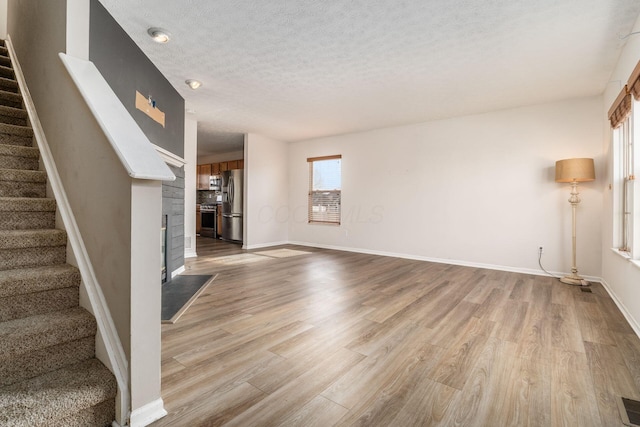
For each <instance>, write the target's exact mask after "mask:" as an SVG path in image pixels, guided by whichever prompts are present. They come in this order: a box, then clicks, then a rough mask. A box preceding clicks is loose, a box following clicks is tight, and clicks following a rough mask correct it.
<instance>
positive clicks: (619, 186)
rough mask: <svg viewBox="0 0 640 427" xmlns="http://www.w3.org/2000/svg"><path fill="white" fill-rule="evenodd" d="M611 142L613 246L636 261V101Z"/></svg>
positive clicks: (639, 226) (639, 153) (639, 244)
mask: <svg viewBox="0 0 640 427" xmlns="http://www.w3.org/2000/svg"><path fill="white" fill-rule="evenodd" d="M612 141H613V178H614V179H613V190H614V191H613V204H614V227H613V232H614V236H613V237H614V246H615V248H616V249H617V251H618V252H619V253H620V254H622V255H623V256H625V257H627V258H630V259H632V260H640V185H638V183H637V178H638V170H639V168H640V149H639V148H638V142H640V102H639V101H636V100H635V99H633V100H632V106H631V114H629V116H628V117H627V118H626V119H625V120H624V122H623V123H622V124H621V125H620V126H618V127H617V128H615V129H613V130H612ZM625 192H626V198H625Z"/></svg>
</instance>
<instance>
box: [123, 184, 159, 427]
mask: <svg viewBox="0 0 640 427" xmlns="http://www.w3.org/2000/svg"><path fill="white" fill-rule="evenodd" d="M159 212H162V183H161V182H160V181H144V180H137V179H133V180H132V182H131V243H130V246H131V279H130V281H131V284H132V285H131V361H130V363H131V365H130V366H131V369H130V375H131V426H132V427H138V426H146V425H148V424H150V423H151V422H153V421H155V420H157V419H158V418H160V417H162V416H164V415H166V414H167V413H166V411H165V410H164V407H163V406H164V405H163V402H162V398H161V397H160V360H161V325H160V318H161V317H162V313H161V311H162V286H160V284H159V283H158V282H159V280H158V275H156V274H149V273H150V272H152V271H155V272H158V271H160V268H161V260H160V258H159V257H158V248H159V247H161V246H162V242H161V237H160V233H158V222H157V221H150V220H149V218H157V217H158V213H159Z"/></svg>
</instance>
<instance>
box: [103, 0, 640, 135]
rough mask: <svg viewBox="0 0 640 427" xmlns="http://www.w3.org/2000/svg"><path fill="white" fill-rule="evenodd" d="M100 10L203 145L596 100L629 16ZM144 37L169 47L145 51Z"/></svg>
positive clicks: (579, 4)
mask: <svg viewBox="0 0 640 427" xmlns="http://www.w3.org/2000/svg"><path fill="white" fill-rule="evenodd" d="M100 1H101V2H102V3H103V4H104V5H105V7H106V8H107V9H108V10H109V11H110V12H111V14H112V15H113V16H114V17H115V18H116V20H117V21H118V22H119V23H120V25H122V27H123V28H124V29H125V31H127V33H128V34H129V35H130V36H131V37H132V38H133V40H134V41H135V42H136V43H137V44H138V45H139V46H140V47H141V48H142V50H143V51H144V52H145V53H146V54H147V56H148V57H149V58H150V59H151V60H152V61H153V62H154V63H155V64H156V66H157V67H158V68H159V69H160V71H162V72H163V73H164V74H165V76H166V77H167V78H168V79H169V81H170V82H171V83H172V84H173V85H174V86H175V87H176V89H177V90H178V91H179V92H180V93H181V94H182V96H183V97H184V98H185V100H186V101H187V107H188V108H191V109H193V110H195V111H196V113H195V114H196V116H197V118H198V120H199V125H198V133H199V136H200V135H202V136H204V135H210V138H209V139H210V140H214V139H215V135H216V133H219V132H223V133H224V132H254V133H259V134H263V135H266V136H270V137H272V138H276V139H280V140H285V141H296V140H303V139H308V138H312V137H318V136H325V135H333V134H342V133H348V132H353V131H360V130H368V129H374V128H381V127H388V126H394V125H400V124H408V123H415V122H422V121H427V120H432V119H439V118H446V117H452V116H459V115H465V114H472V113H480V112H485V111H491V110H496V109H502V108H509V107H514V106H520V105H529V104H537V103H542V102H548V101H553V100H559V99H566V98H572V97H581V96H589V95H595V94H600V93H602V91H603V89H604V88H605V86H606V85H607V83H608V78H609V75H610V73H611V71H612V69H613V66H614V64H615V62H616V60H617V58H618V55H619V52H620V48H621V47H622V46H623V44H624V40H621V39H620V37H621V36H624V35H626V34H628V33H629V32H630V31H631V29H632V26H633V24H634V23H635V21H636V18H637V17H638V14H639V13H640V1H638V0H484V1H480V0H366V1H365V0H322V1H317V0H314V1H308V0H299V1H292V0H268V1H255V0H246V1H239V0H224V1H212V0H183V1H175V0H156V1H148V0H147V1H142V0H134V1H131V0H100ZM152 26H158V27H163V28H166V29H167V30H169V31H170V32H171V34H172V39H171V42H170V43H168V44H166V45H160V44H157V43H155V42H153V41H152V40H151V39H150V38H149V37H148V36H147V33H146V30H147V28H148V27H152ZM634 37H637V36H634ZM188 78H194V79H198V80H201V81H202V83H203V86H202V88H201V89H199V90H198V91H192V90H191V89H189V88H188V87H187V86H186V85H185V84H184V81H185V80H186V79H188ZM203 138H204V137H203ZM203 138H201V139H203ZM203 140H204V139H203Z"/></svg>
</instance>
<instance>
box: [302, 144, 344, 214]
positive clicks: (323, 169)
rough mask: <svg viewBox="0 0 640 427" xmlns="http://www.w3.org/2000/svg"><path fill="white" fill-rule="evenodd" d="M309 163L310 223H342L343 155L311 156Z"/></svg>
mask: <svg viewBox="0 0 640 427" xmlns="http://www.w3.org/2000/svg"><path fill="white" fill-rule="evenodd" d="M307 162H308V163H309V200H308V218H309V223H326V224H338V225H339V224H340V211H341V198H342V194H341V193H342V170H341V167H342V156H341V155H336V156H324V157H311V158H308V159H307Z"/></svg>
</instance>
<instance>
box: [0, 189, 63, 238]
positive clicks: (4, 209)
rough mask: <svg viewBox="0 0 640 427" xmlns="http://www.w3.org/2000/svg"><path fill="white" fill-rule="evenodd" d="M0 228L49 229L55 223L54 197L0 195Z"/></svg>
mask: <svg viewBox="0 0 640 427" xmlns="http://www.w3.org/2000/svg"><path fill="white" fill-rule="evenodd" d="M0 213H2V214H1V215H0V230H33V229H49V228H54V227H55V225H56V202H55V200H54V199H46V198H30V197H0Z"/></svg>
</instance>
